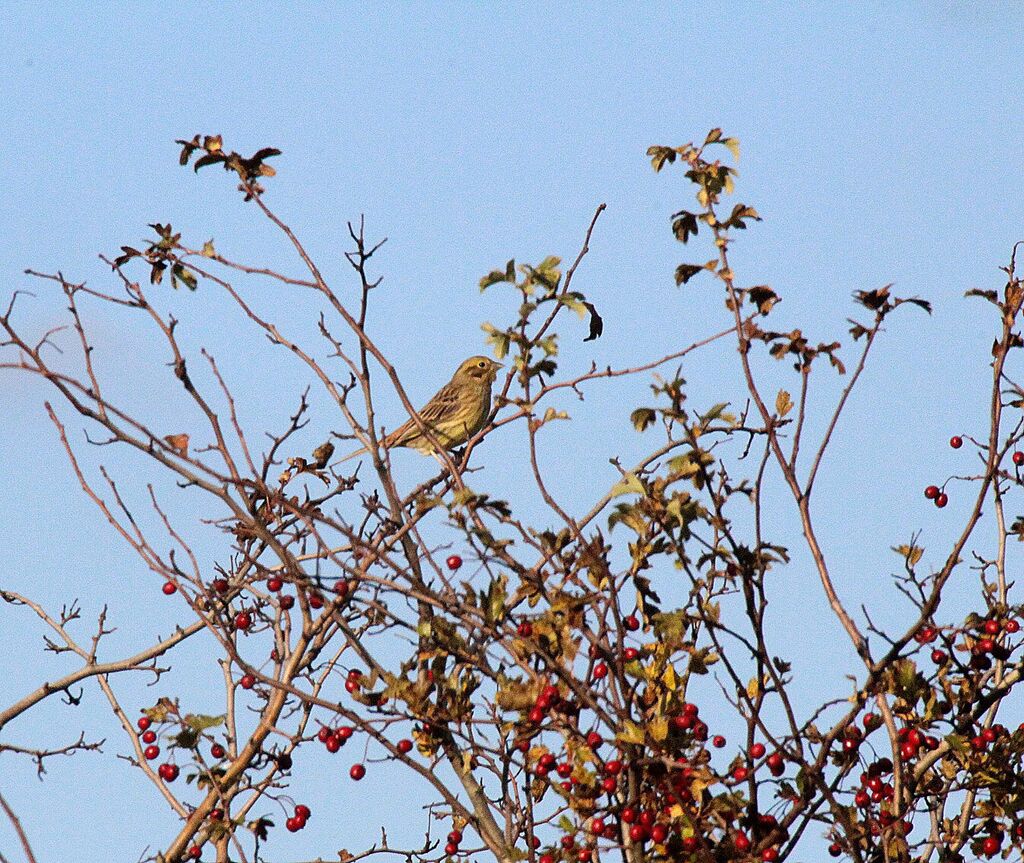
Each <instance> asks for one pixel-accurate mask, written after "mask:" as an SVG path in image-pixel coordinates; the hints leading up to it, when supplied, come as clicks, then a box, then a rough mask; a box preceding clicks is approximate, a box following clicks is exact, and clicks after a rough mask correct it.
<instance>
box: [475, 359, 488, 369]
mask: <svg viewBox="0 0 1024 863" xmlns="http://www.w3.org/2000/svg"><path fill="white" fill-rule="evenodd" d="M477 365H478V366H480V368H482V369H485V368H487V361H486V360H480V362H478V363H477Z"/></svg>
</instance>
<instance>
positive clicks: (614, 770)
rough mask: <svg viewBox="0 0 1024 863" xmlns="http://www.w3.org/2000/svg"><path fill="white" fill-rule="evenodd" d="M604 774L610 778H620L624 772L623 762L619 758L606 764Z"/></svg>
mask: <svg viewBox="0 0 1024 863" xmlns="http://www.w3.org/2000/svg"><path fill="white" fill-rule="evenodd" d="M604 772H605V773H607V774H608V775H609V776H618V775H619V774H620V773H621V772H622V762H621V761H619V759H618V758H613V759H612V760H611V761H608V762H606V763H605V765H604Z"/></svg>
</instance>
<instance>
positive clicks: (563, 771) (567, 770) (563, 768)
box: [556, 761, 572, 779]
mask: <svg viewBox="0 0 1024 863" xmlns="http://www.w3.org/2000/svg"><path fill="white" fill-rule="evenodd" d="M556 770H557V773H558V775H559V776H561V777H562V778H563V779H568V778H569V777H570V776H572V765H571V764H570V763H569V762H568V761H563V762H562V763H561V764H559V765H558V767H557V768H556Z"/></svg>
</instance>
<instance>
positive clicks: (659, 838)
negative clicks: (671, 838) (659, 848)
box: [651, 824, 694, 843]
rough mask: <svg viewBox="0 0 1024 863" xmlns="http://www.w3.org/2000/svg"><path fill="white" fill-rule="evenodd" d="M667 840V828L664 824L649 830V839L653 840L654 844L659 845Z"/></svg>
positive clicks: (690, 837)
mask: <svg viewBox="0 0 1024 863" xmlns="http://www.w3.org/2000/svg"><path fill="white" fill-rule="evenodd" d="M667 838H668V828H667V827H666V826H665V825H664V824H655V825H654V826H653V827H652V828H651V839H653V840H654V841H655V842H658V843H661V842H664V841H665V840H666V839H667ZM687 838H688V839H692V838H694V837H692V836H689V837H687Z"/></svg>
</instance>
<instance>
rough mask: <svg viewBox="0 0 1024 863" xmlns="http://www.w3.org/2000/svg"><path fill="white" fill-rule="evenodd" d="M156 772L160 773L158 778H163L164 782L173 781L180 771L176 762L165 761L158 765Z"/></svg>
mask: <svg viewBox="0 0 1024 863" xmlns="http://www.w3.org/2000/svg"><path fill="white" fill-rule="evenodd" d="M157 773H159V774H160V778H161V779H163V780H164V782H173V781H174V780H175V779H177V778H178V774H179V773H180V771H179V769H178V765H177V764H170V763H167V764H161V765H160V767H159V768H157Z"/></svg>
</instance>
